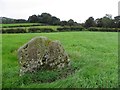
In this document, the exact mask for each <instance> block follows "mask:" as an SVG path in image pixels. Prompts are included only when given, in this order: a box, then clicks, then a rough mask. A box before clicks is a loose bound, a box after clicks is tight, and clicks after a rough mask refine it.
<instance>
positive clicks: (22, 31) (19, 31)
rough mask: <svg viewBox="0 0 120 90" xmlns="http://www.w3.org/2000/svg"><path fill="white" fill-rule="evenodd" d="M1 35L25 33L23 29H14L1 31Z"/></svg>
mask: <svg viewBox="0 0 120 90" xmlns="http://www.w3.org/2000/svg"><path fill="white" fill-rule="evenodd" d="M2 33H27V31H26V30H25V29H22V28H16V29H12V28H11V29H7V30H5V29H2Z"/></svg>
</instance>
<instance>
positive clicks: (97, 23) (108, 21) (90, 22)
mask: <svg viewBox="0 0 120 90" xmlns="http://www.w3.org/2000/svg"><path fill="white" fill-rule="evenodd" d="M2 23H42V24H44V25H60V26H79V25H81V26H83V27H85V28H89V27H102V28H120V16H116V17H114V18H112V15H110V14H106V15H105V16H104V17H102V18H97V19H94V18H93V17H89V18H88V19H87V20H86V21H85V23H77V22H75V21H74V20H73V19H70V20H68V21H61V20H60V19H59V18H57V17H55V16H52V15H51V14H49V13H42V14H41V15H32V16H29V18H28V20H25V19H11V18H6V17H2Z"/></svg>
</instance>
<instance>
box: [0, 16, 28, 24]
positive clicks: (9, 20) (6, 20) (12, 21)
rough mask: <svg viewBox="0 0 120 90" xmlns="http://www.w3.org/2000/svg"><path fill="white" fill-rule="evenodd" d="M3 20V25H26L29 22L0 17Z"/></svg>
mask: <svg viewBox="0 0 120 90" xmlns="http://www.w3.org/2000/svg"><path fill="white" fill-rule="evenodd" d="M0 19H2V23H5V24H8V23H26V22H27V20H25V19H12V18H7V17H0Z"/></svg>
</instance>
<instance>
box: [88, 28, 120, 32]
mask: <svg viewBox="0 0 120 90" xmlns="http://www.w3.org/2000/svg"><path fill="white" fill-rule="evenodd" d="M88 31H100V32H119V31H120V28H97V27H90V28H88Z"/></svg>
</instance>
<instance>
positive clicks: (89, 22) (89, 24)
mask: <svg viewBox="0 0 120 90" xmlns="http://www.w3.org/2000/svg"><path fill="white" fill-rule="evenodd" d="M94 26H95V21H94V18H93V17H89V18H88V19H87V20H86V22H85V27H86V28H89V27H94Z"/></svg>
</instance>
